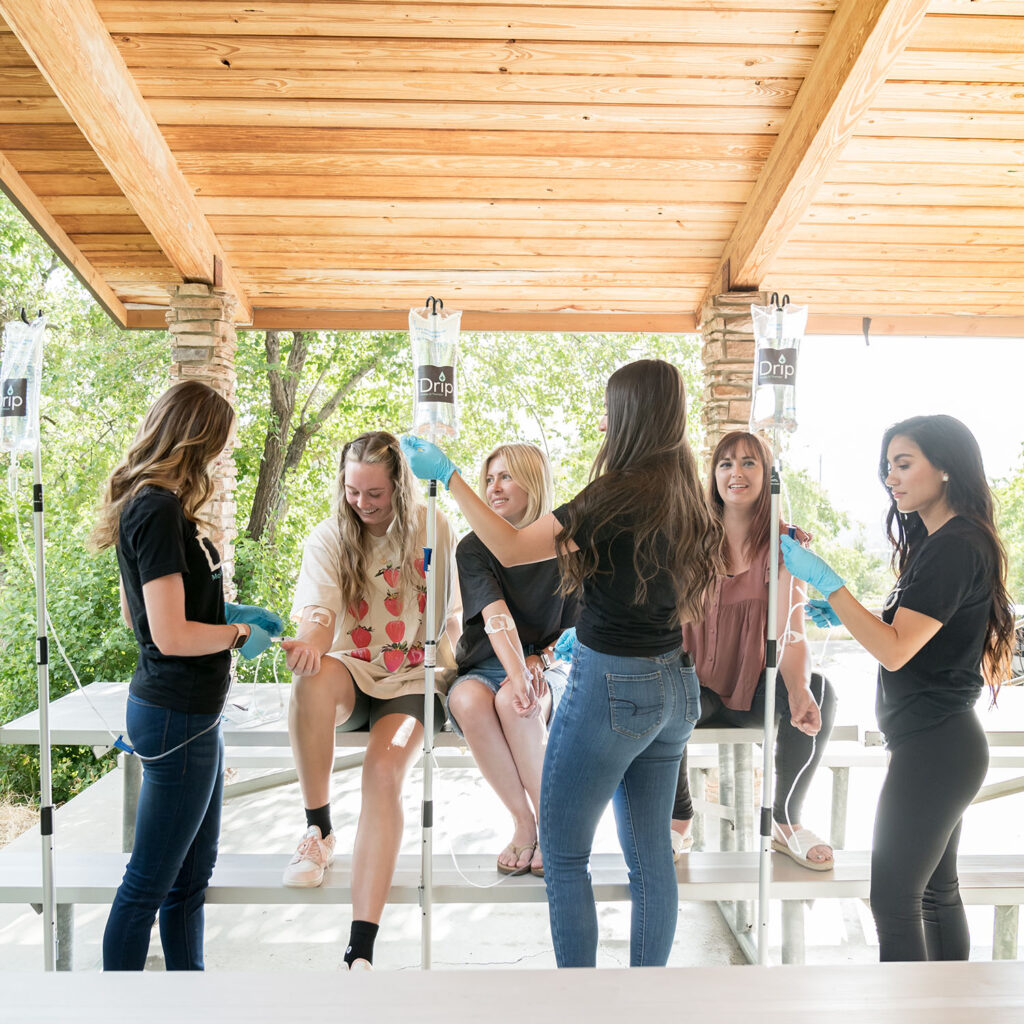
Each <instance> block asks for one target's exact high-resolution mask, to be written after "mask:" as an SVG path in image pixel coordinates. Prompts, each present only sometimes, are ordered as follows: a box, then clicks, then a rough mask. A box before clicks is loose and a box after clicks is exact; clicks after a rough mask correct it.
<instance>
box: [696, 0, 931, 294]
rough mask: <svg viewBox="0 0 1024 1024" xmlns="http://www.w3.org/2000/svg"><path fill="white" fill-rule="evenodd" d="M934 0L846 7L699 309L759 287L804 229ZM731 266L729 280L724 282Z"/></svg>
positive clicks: (848, 3)
mask: <svg viewBox="0 0 1024 1024" xmlns="http://www.w3.org/2000/svg"><path fill="white" fill-rule="evenodd" d="M928 3H929V0H843V3H841V4H840V6H839V8H838V10H837V11H836V12H835V14H834V15H833V16H832V20H831V22H830V23H829V26H828V31H827V32H826V35H825V38H824V40H823V42H822V43H821V47H820V49H819V50H818V56H817V59H816V60H815V62H814V64H813V66H812V67H811V70H810V72H809V73H808V75H807V77H806V78H805V79H804V83H803V85H802V86H801V87H800V91H799V93H797V97H796V100H795V101H794V103H793V106H792V108H791V109H790V112H789V114H788V115H787V117H786V120H785V123H784V124H783V126H782V130H781V131H780V132H779V136H778V138H777V139H776V142H775V145H774V147H773V148H772V152H771V154H770V156H769V157H768V160H767V162H766V163H765V166H764V170H763V171H762V172H761V175H760V177H759V178H758V180H757V182H756V184H755V185H754V189H753V191H752V193H751V195H750V198H749V200H748V201H747V205H746V208H745V209H744V211H743V213H742V214H741V216H740V218H739V220H738V222H737V224H736V228H735V230H734V231H733V235H732V238H731V239H730V240H729V242H728V244H727V245H726V248H725V252H724V253H723V255H722V262H721V265H720V268H719V271H718V273H716V274H715V275H714V276H713V277H712V280H711V285H710V287H709V288H708V290H707V292H706V294H705V297H704V300H703V301H702V305H703V304H704V302H707V301H708V300H710V299H712V298H713V297H714V296H715V295H717V294H719V293H721V292H725V291H729V290H736V289H747V288H750V289H754V288H757V287H758V286H759V285H760V283H761V281H762V279H763V278H764V275H765V272H766V270H767V268H768V267H769V265H770V264H771V261H772V259H774V257H775V256H777V255H779V253H780V250H781V249H782V246H783V245H784V244H785V241H786V239H787V238H788V237H789V235H790V234H791V233H792V231H793V229H794V228H795V227H796V226H797V224H799V223H800V221H801V219H802V218H803V215H804V213H805V212H806V211H807V209H808V207H809V206H810V205H811V203H812V202H813V200H814V198H815V195H816V193H817V191H818V187H819V186H820V185H821V183H822V182H823V181H824V180H825V176H826V175H827V174H828V172H829V170H830V169H831V167H832V165H833V164H834V163H835V161H836V160H837V159H838V157H839V155H840V153H841V152H842V149H843V147H844V145H845V144H846V142H847V140H848V139H849V138H850V136H851V135H852V134H853V130H854V128H855V127H856V125H857V122H858V121H859V120H860V118H861V116H862V115H863V113H864V112H865V111H866V110H867V109H868V107H869V106H870V105H871V102H872V100H873V98H874V96H875V94H876V93H877V92H878V90H879V89H880V88H881V86H882V84H883V83H884V82H885V79H886V76H887V74H888V71H889V68H890V67H891V66H892V64H893V62H894V61H895V60H896V58H897V57H898V56H899V54H900V53H901V52H902V50H903V48H904V47H905V46H906V44H907V42H908V40H909V39H910V36H911V34H912V33H913V31H914V29H915V28H917V27H918V25H919V24H920V22H921V20H922V19H923V18H924V15H925V11H926V10H927V8H928ZM726 267H728V270H729V273H730V274H731V278H730V279H729V280H726V279H725V275H724V273H723V271H725V269H726Z"/></svg>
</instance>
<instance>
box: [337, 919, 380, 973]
mask: <svg viewBox="0 0 1024 1024" xmlns="http://www.w3.org/2000/svg"><path fill="white" fill-rule="evenodd" d="M378 928H380V925H379V924H372V923H371V922H370V921H353V922H352V931H351V932H349V936H348V949H346V950H345V963H347V964H348V965H349V967H351V966H352V961H353V960H365V961H366V962H367V963H370V964H372V963H373V942H374V939H376V938H377V929H378Z"/></svg>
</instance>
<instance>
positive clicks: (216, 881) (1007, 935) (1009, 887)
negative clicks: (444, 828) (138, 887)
mask: <svg viewBox="0 0 1024 1024" xmlns="http://www.w3.org/2000/svg"><path fill="white" fill-rule="evenodd" d="M126 862H127V854H123V853H78V854H76V853H72V852H69V851H62V852H61V854H60V858H59V860H58V863H57V876H56V900H57V905H58V908H59V909H60V911H61V915H62V930H64V933H65V935H67V936H68V937H70V928H71V926H72V923H73V911H72V909H71V908H73V907H74V905H75V904H107V903H110V902H111V900H112V899H113V897H114V893H115V891H116V890H117V887H118V885H119V884H120V882H121V876H122V874H123V872H124V866H125V864H126ZM286 862H287V855H286V854H223V855H221V856H220V857H219V858H218V861H217V866H216V868H215V870H214V874H213V878H212V880H211V883H210V887H209V889H208V890H207V895H206V899H207V902H208V903H211V904H327V905H331V904H349V903H351V899H352V889H351V877H352V876H351V863H352V859H351V857H350V856H339V857H338V858H337V859H336V860H335V862H334V866H333V867H332V868H331V869H330V871H329V872H328V873H327V877H326V879H325V881H324V884H323V886H321V887H320V888H315V889H288V888H285V887H284V886H283V885H282V884H281V873H282V871H283V869H284V865H285V863H286ZM433 866H434V880H433V899H434V902H435V903H439V904H440V903H444V904H449V903H468V904H474V903H476V904H479V903H542V902H544V901H545V900H546V899H547V895H546V891H545V886H544V880H543V879H540V878H535V877H534V876H533V875H522V876H519V877H514V878H513V877H506V878H502V879H500V880H499V876H498V875H497V873H496V872H495V870H494V858H493V857H490V856H485V855H481V854H467V855H464V856H459V857H458V868H456V866H455V864H454V863H453V861H452V858H451V856H449V855H444V856H435V857H434V861H433ZM958 866H959V875H960V892H961V895H962V897H963V901H964V903H965V904H968V905H975V906H992V907H995V908H996V909H995V925H994V930H993V941H992V948H993V959H996V960H1013V959H1016V956H1017V921H1018V911H1019V906H1020V904H1021V903H1024V862H1022V859H1021V858H1020V857H1017V856H1013V855H1005V854H982V855H977V854H975V855H965V856H961V857H960V859H959V863H958ZM757 871H758V855H757V853H756V852H754V851H751V852H711V853H692V854H690V855H689V856H688V857H685V858H683V859H682V861H681V862H680V864H679V867H678V870H677V877H678V880H679V899H680V900H694V901H714V902H728V901H739V902H742V901H746V900H754V899H756V898H757V886H758V877H757ZM591 874H592V878H593V885H594V895H595V898H596V899H597V900H599V901H602V902H615V901H626V900H628V899H629V886H628V883H627V879H626V866H625V863H624V861H623V859H622V857H621V855H619V854H596V855H595V856H594V857H593V858H592V861H591ZM467 879H468V881H467ZM496 882H499V884H495V883H496ZM868 891H869V854H867V853H864V852H845V853H842V854H840V856H839V857H838V858H837V862H836V866H835V868H834V869H833V870H832V871H829V872H812V871H807V870H806V869H804V868H801V867H799V866H798V865H796V864H794V863H793V862H792V861H791V860H790V859H789V858H787V857H783V856H780V855H774V856H773V858H772V887H771V894H772V898H773V899H778V900H782V901H784V905H787V904H788V905H790V906H791V907H792V909H798V910H802V904H803V903H804V902H805V901H808V900H815V899H866V898H867V896H868ZM41 900H42V882H41V866H40V858H39V856H38V854H34V853H30V852H24V851H11V850H5V851H2V852H0V903H29V904H38V903H39V902H41ZM419 900H420V862H419V857H416V856H409V855H405V856H401V857H399V860H398V866H397V868H396V870H395V875H394V879H393V881H392V885H391V889H390V891H389V893H388V902H389V903H397V904H417V903H418V902H419ZM798 938H800V939H801V940H802V935H800V936H798ZM64 966H65V967H70V964H69V963H67V960H66V958H64Z"/></svg>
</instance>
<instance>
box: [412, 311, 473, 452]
mask: <svg viewBox="0 0 1024 1024" xmlns="http://www.w3.org/2000/svg"><path fill="white" fill-rule="evenodd" d="M461 320H462V312H461V310H456V311H452V312H450V313H445V312H444V310H443V309H442V310H441V311H440V312H437V313H429V312H427V311H426V309H410V310H409V338H410V341H411V342H412V361H413V399H412V428H411V432H412V433H414V434H418V435H420V437H425V438H427V439H428V440H431V441H435V440H437V439H438V438H439V437H441V436H442V435H447V436H448V437H455V435H456V434H457V433H458V429H459V421H458V409H457V406H456V401H455V400H456V395H457V391H456V385H455V362H456V357H457V354H458V348H459V324H460V322H461Z"/></svg>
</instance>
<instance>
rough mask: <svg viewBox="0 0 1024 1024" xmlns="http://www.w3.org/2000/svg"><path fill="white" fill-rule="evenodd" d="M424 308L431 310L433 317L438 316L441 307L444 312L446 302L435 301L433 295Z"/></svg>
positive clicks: (428, 297)
mask: <svg viewBox="0 0 1024 1024" xmlns="http://www.w3.org/2000/svg"><path fill="white" fill-rule="evenodd" d="M423 306H424V308H425V309H429V310H430V315H431V316H437V312H438V307H439V306H440V308H441V309H442V310H443V309H444V300H443V299H435V298H434V296H433V295H428V296H427V301H426V302H424V303H423Z"/></svg>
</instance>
